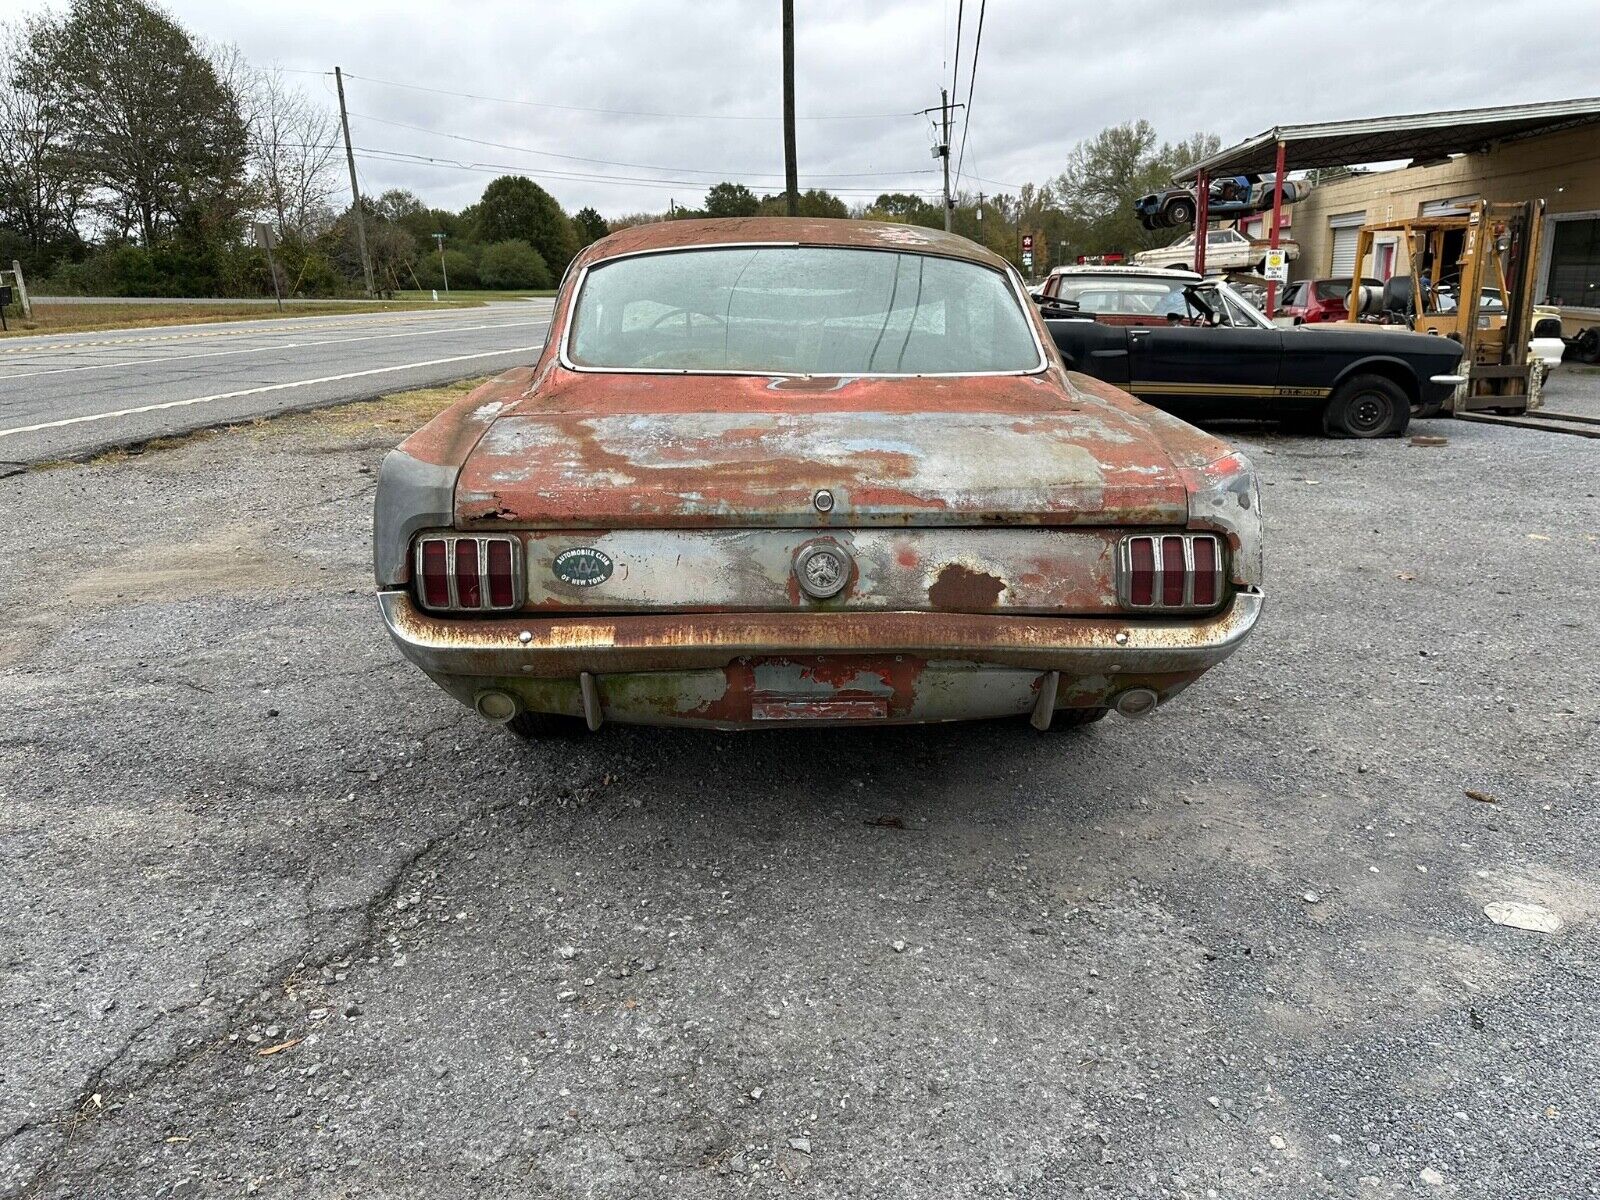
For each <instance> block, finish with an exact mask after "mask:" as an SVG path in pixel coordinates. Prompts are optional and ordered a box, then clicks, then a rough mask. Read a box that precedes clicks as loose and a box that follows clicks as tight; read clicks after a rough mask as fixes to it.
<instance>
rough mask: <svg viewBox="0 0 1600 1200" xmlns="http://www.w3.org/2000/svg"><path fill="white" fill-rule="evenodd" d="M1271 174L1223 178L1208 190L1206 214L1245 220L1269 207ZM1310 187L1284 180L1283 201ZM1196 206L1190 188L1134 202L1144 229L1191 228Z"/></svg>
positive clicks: (1303, 193) (1165, 191)
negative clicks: (1243, 218) (1188, 226)
mask: <svg viewBox="0 0 1600 1200" xmlns="http://www.w3.org/2000/svg"><path fill="white" fill-rule="evenodd" d="M1275 179H1276V176H1274V175H1271V174H1269V175H1265V176H1258V175H1224V176H1222V177H1221V178H1220V179H1213V180H1212V181H1211V186H1210V188H1208V189H1207V191H1208V195H1207V200H1206V211H1207V213H1208V214H1209V215H1210V217H1211V218H1212V219H1213V220H1217V219H1233V218H1237V217H1248V216H1252V215H1254V214H1255V213H1258V212H1263V211H1265V210H1266V209H1269V208H1271V207H1272V201H1273V189H1274V186H1275V185H1274V180H1275ZM1310 190H1311V185H1310V184H1308V183H1306V182H1305V181H1304V180H1300V179H1289V180H1285V181H1284V185H1283V202H1284V203H1285V204H1293V203H1295V202H1296V201H1299V200H1303V199H1304V198H1305V196H1306V193H1308V192H1309V191H1310ZM1198 208H1199V205H1198V204H1197V202H1196V194H1195V191H1194V189H1193V188H1187V187H1169V188H1162V189H1161V190H1160V191H1158V192H1151V193H1150V194H1148V195H1145V196H1140V197H1139V198H1138V199H1137V200H1135V201H1134V202H1133V211H1134V213H1135V214H1136V215H1137V216H1138V218H1139V224H1141V225H1143V226H1144V227H1145V228H1146V229H1180V228H1182V227H1184V226H1186V225H1193V224H1194V220H1195V216H1196V213H1197V211H1198Z"/></svg>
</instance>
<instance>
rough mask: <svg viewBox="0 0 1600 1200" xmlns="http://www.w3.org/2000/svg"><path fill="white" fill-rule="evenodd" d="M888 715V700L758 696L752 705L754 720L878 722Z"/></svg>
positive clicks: (751, 712) (752, 717)
mask: <svg viewBox="0 0 1600 1200" xmlns="http://www.w3.org/2000/svg"><path fill="white" fill-rule="evenodd" d="M888 715H889V701H888V698H887V697H881V698H880V697H875V696H874V697H868V698H863V699H851V700H836V699H828V700H825V699H817V698H805V697H773V696H758V697H756V698H755V699H753V700H752V701H751V702H750V719H751V720H753V721H876V720H882V719H883V718H884V717H887V716H888Z"/></svg>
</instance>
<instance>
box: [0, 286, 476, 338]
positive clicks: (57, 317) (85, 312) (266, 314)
mask: <svg viewBox="0 0 1600 1200" xmlns="http://www.w3.org/2000/svg"><path fill="white" fill-rule="evenodd" d="M450 300H451V307H453V308H454V307H459V308H474V307H477V305H478V304H480V303H481V301H474V300H470V299H465V298H457V297H455V296H452V297H450ZM433 307H434V305H433V304H432V303H431V302H419V301H418V300H397V301H393V302H384V301H379V300H374V301H368V302H363V303H361V304H318V303H316V302H314V301H313V302H309V303H302V302H298V301H297V302H295V303H293V304H286V305H284V307H283V311H282V312H281V313H280V312H278V311H277V309H276V308H275V307H273V306H272V305H270V304H238V305H233V304H184V303H177V304H156V303H150V304H125V303H120V302H118V303H109V302H108V303H105V304H94V303H83V304H51V303H49V302H48V301H46V302H37V301H36V302H35V303H34V306H33V316H31V317H28V318H26V319H24V318H23V317H22V316H20V315H17V316H13V315H12V312H13V311H15V308H16V306H13V309H12V310H10V311H8V312H7V313H6V319H7V321H8V322H9V324H10V326H11V328H10V330H9V331H8V332H7V333H6V334H0V336H9V337H19V336H24V335H27V334H39V333H89V332H94V331H98V330H107V329H146V328H150V327H153V326H159V325H209V324H214V323H217V322H222V321H264V320H268V319H271V318H275V317H330V316H348V315H350V314H352V313H373V312H415V311H417V310H418V309H427V308H433ZM440 307H443V305H440Z"/></svg>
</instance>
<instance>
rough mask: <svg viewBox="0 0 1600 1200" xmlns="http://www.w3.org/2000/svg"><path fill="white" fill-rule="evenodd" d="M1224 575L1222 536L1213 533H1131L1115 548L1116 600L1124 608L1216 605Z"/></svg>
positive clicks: (1154, 608)
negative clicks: (1131, 534)
mask: <svg viewBox="0 0 1600 1200" xmlns="http://www.w3.org/2000/svg"><path fill="white" fill-rule="evenodd" d="M1223 579H1224V573H1223V563H1222V540H1221V539H1220V538H1219V537H1217V536H1216V535H1215V534H1210V533H1156V534H1135V535H1134V536H1132V537H1126V538H1123V539H1122V543H1121V546H1120V547H1119V553H1118V561H1117V598H1118V600H1120V601H1121V603H1122V606H1123V607H1124V608H1127V609H1134V610H1140V609H1149V610H1151V611H1181V610H1185V609H1188V610H1196V609H1210V608H1216V607H1217V605H1219V604H1221V603H1222V598H1223Z"/></svg>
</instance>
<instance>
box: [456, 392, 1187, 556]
mask: <svg viewBox="0 0 1600 1200" xmlns="http://www.w3.org/2000/svg"><path fill="white" fill-rule="evenodd" d="M636 382H637V381H635V380H629V381H628V383H629V384H630V385H631V384H634V383H636ZM685 382H689V381H685V380H679V379H667V380H663V381H661V388H660V390H661V391H663V392H666V391H668V390H670V389H672V388H675V387H677V386H678V385H680V384H683V383H685ZM692 382H693V384H694V385H695V387H696V390H697V391H698V392H699V393H700V395H701V400H702V403H704V402H706V401H709V400H711V399H714V394H720V393H724V392H726V393H729V405H728V406H727V407H734V408H737V407H738V404H737V403H736V402H735V398H736V397H738V396H740V395H741V394H742V393H745V392H747V391H748V390H749V389H750V385H751V382H752V381H751V380H749V379H746V378H727V377H718V378H698V379H695V380H693V381H692ZM758 382H760V381H758ZM960 382H963V383H965V384H967V385H969V386H968V388H967V389H966V390H967V391H968V393H969V395H968V397H967V399H968V401H969V403H968V405H967V406H964V407H962V408H959V409H950V410H935V411H928V410H922V411H915V410H905V409H877V410H873V409H866V410H860V409H854V408H849V409H840V408H834V407H823V406H821V405H813V404H811V403H809V402H807V401H801V400H796V399H792V398H791V399H789V400H786V401H785V402H784V405H783V406H782V408H781V409H779V410H777V411H772V410H767V411H744V410H741V411H726V410H725V407H724V406H723V405H721V404H718V405H715V406H714V407H715V410H714V411H713V410H710V409H709V408H700V409H694V410H690V411H673V410H670V409H665V408H662V407H661V406H660V405H659V402H658V403H657V404H656V405H655V406H654V407H652V408H651V409H649V410H638V409H634V408H632V407H631V406H628V405H623V404H622V403H621V401H620V400H619V399H618V398H617V397H612V398H611V399H610V400H609V401H608V409H609V411H606V412H546V413H542V414H540V415H539V416H536V417H535V416H522V415H515V414H514V415H510V416H502V417H501V418H500V419H499V420H497V421H496V422H495V423H494V425H493V426H492V427H491V428H490V430H489V431H488V433H487V434H486V435H485V436H484V437H483V439H482V440H481V441H480V442H479V443H478V446H477V449H476V451H475V452H474V453H473V454H472V455H471V457H470V458H469V459H468V460H467V462H466V464H465V466H464V468H463V469H462V472H461V475H460V477H459V479H458V481H457V486H456V518H457V523H458V524H460V525H462V526H463V527H467V528H488V527H494V528H505V527H508V526H509V527H519V526H520V527H533V528H537V527H544V528H562V527H565V528H590V529H592V528H630V527H632V528H655V527H672V526H677V527H682V526H706V525H719V526H726V525H744V526H756V525H759V526H773V525H781V526H807V527H827V526H837V525H857V526H859V525H992V524H1000V525H1007V524H1009V525H1071V524H1079V525H1094V524H1129V523H1138V524H1147V525H1164V524H1182V523H1183V521H1184V520H1185V518H1186V517H1187V515H1188V507H1187V497H1186V496H1185V493H1184V488H1183V482H1182V480H1181V479H1180V478H1179V477H1178V475H1177V473H1176V472H1175V471H1174V470H1173V469H1172V465H1171V462H1170V460H1169V459H1168V458H1167V457H1166V455H1165V453H1164V452H1163V449H1162V446H1161V443H1160V441H1159V439H1157V438H1156V437H1155V436H1154V435H1152V434H1151V433H1150V432H1149V431H1148V430H1146V429H1145V428H1144V427H1143V426H1142V425H1141V424H1140V423H1139V422H1138V421H1137V420H1135V419H1132V418H1131V417H1130V416H1129V415H1127V414H1123V413H1119V412H1116V411H1115V410H1112V409H1108V408H1104V407H1102V406H1098V405H1089V404H1086V405H1084V406H1082V407H1081V408H1077V409H1073V410H1071V411H1052V410H1051V408H1050V407H1048V406H1046V407H1044V408H1043V409H1041V408H1039V407H1036V405H1037V403H1038V401H1039V400H1041V399H1048V397H1042V396H1040V395H1037V394H1034V393H1033V389H1035V388H1040V387H1041V386H1042V384H1041V382H1040V381H1039V380H1036V379H1032V378H1019V377H997V378H990V379H984V380H966V381H960ZM897 384H910V385H918V386H920V387H922V388H923V389H925V390H931V389H932V387H933V385H932V384H931V383H930V382H929V381H921V380H889V379H879V380H845V381H842V386H840V387H839V388H838V389H836V392H837V394H836V395H834V396H832V397H830V398H829V401H830V403H851V402H854V401H856V400H860V399H864V398H866V397H868V396H878V397H880V398H883V399H890V398H893V397H892V396H891V393H893V392H895V391H896V389H895V388H894V387H893V386H892V385H897ZM978 384H982V387H979V386H977V385H978ZM591 386H592V387H595V388H604V387H606V386H608V385H607V384H606V383H605V382H604V381H602V382H599V383H592V384H591ZM763 386H764V383H763ZM915 394H916V389H915V387H913V388H910V389H908V390H907V393H906V395H905V396H904V397H902V399H906V400H909V399H911V398H912V397H913V396H915ZM1059 394H1060V393H1059V392H1057V393H1056V395H1057V396H1059ZM985 396H992V397H993V398H994V401H995V402H994V403H985V402H983V401H984V397H985ZM922 399H923V400H924V401H926V400H927V399H928V397H927V396H924V397H923V398H922ZM1024 400H1026V401H1028V402H1029V403H1027V404H1024V403H1023V401H1024ZM658 401H659V398H658ZM1001 401H1003V403H1001ZM1011 408H1016V409H1017V410H1018V411H1007V410H1008V409H1011ZM819 490H826V491H827V492H828V493H829V494H830V496H831V497H832V501H833V504H832V507H831V508H830V509H829V510H827V511H821V510H819V509H818V508H817V506H816V504H815V498H816V494H817V492H818V491H819Z"/></svg>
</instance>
